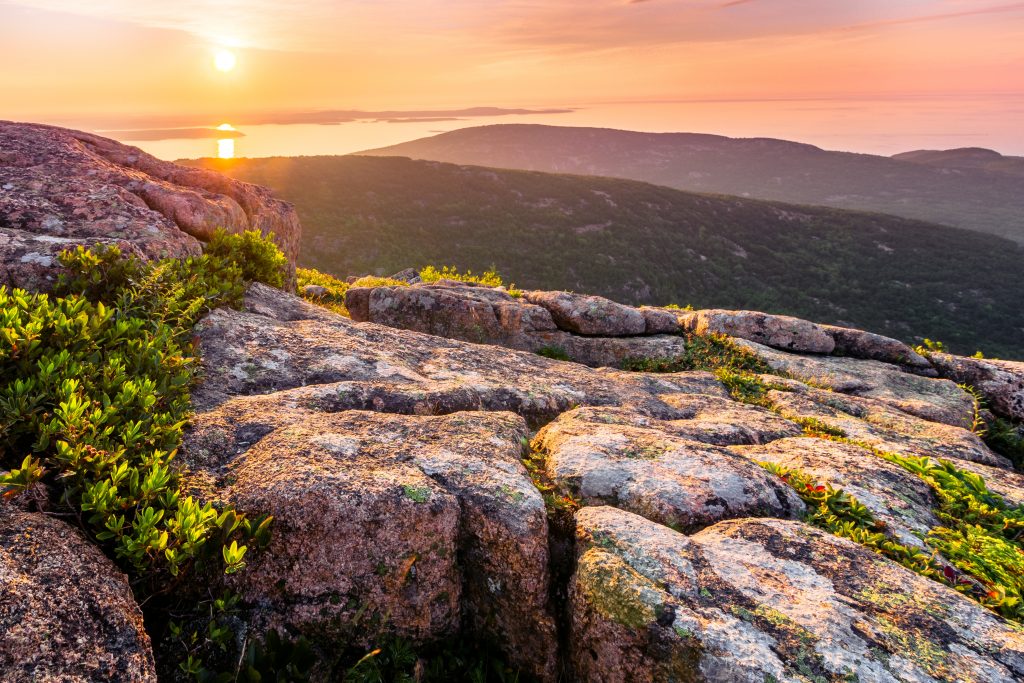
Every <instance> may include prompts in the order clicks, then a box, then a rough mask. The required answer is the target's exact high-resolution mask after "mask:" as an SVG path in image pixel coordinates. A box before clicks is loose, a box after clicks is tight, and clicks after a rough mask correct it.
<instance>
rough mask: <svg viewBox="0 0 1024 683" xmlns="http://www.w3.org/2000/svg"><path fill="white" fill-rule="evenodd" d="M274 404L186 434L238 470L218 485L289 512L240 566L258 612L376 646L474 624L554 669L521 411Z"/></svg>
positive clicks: (282, 625) (198, 453)
mask: <svg viewBox="0 0 1024 683" xmlns="http://www.w3.org/2000/svg"><path fill="white" fill-rule="evenodd" d="M267 408H271V409H270V410H267V411H266V412H261V413H255V414H254V413H252V412H250V411H249V410H247V405H246V404H245V403H244V402H242V403H241V404H235V403H234V402H232V401H228V402H227V403H225V404H223V405H221V406H220V407H219V408H217V409H215V410H213V411H210V412H208V413H201V414H199V415H197V416H196V418H195V420H194V423H195V426H194V427H193V429H192V430H191V432H190V434H189V435H188V437H187V439H186V442H185V444H184V447H183V449H182V451H183V454H182V457H183V460H184V461H185V462H187V463H188V464H189V465H190V467H191V468H192V469H193V470H198V471H201V472H206V473H211V474H213V475H215V476H216V477H217V478H223V479H224V480H225V481H227V482H228V484H227V485H226V486H224V487H223V488H222V489H220V490H217V491H215V492H214V495H216V496H217V497H218V498H223V499H224V500H227V501H230V502H231V503H233V504H234V505H235V506H236V507H237V508H238V509H240V510H243V511H245V512H246V513H248V514H250V515H256V514H271V515H273V516H274V518H275V520H276V521H275V523H274V532H273V535H272V539H271V543H270V546H269V547H268V548H267V549H266V550H264V551H263V552H261V553H259V554H257V555H256V556H255V557H254V558H253V560H252V562H251V563H250V566H249V567H248V568H247V569H246V571H244V572H240V573H239V574H237V575H236V576H235V577H234V579H233V581H232V582H231V585H232V587H233V588H234V589H235V590H236V591H237V592H238V593H239V594H240V595H241V596H242V598H243V599H245V600H246V601H247V602H248V603H250V604H253V605H256V606H257V612H256V614H255V619H256V623H258V624H260V627H261V628H264V629H265V628H275V629H277V630H280V631H283V630H288V631H290V632H296V631H297V632H301V633H305V634H307V635H310V636H312V637H314V638H319V639H321V640H323V638H324V637H328V638H332V639H337V640H338V641H339V642H348V643H353V644H355V643H359V644H362V645H365V646H370V645H372V644H374V642H375V640H374V639H376V638H379V637H380V636H381V635H382V634H384V633H389V632H390V633H397V634H399V635H401V636H404V637H407V638H410V639H412V640H414V641H417V642H424V641H431V640H434V639H437V638H440V637H444V636H450V635H454V634H456V633H458V632H460V629H461V628H467V629H470V630H472V631H474V632H477V633H482V634H487V635H488V636H489V637H490V638H492V639H493V640H494V641H496V642H498V643H500V644H502V646H503V647H505V648H506V651H507V654H508V656H509V658H510V659H511V660H512V661H514V662H516V663H517V664H519V665H520V666H523V667H524V669H525V670H528V671H530V672H531V673H532V674H534V675H536V676H539V677H541V678H550V677H551V676H552V675H553V672H554V667H555V659H554V654H555V647H556V642H555V641H556V635H555V626H554V620H553V618H552V616H551V614H550V610H549V604H548V588H549V577H548V566H549V563H548V534H547V521H546V516H545V510H544V502H543V500H542V499H541V496H540V494H539V493H538V491H537V489H536V488H535V487H534V486H533V484H532V483H531V481H530V477H529V475H528V474H527V472H526V470H525V468H524V467H523V465H522V463H521V462H520V457H521V455H522V449H523V443H524V442H525V440H526V438H527V434H528V431H527V428H526V424H525V423H524V422H523V420H522V418H520V417H518V416H516V415H513V414H511V413H494V412H474V413H455V414H452V415H447V416H440V417H421V416H405V415H388V414H382V413H374V412H361V411H347V412H344V413H322V412H312V411H309V410H304V409H299V408H295V407H293V406H291V405H289V402H288V401H287V400H286V399H282V400H279V401H278V402H277V404H276V405H274V406H267Z"/></svg>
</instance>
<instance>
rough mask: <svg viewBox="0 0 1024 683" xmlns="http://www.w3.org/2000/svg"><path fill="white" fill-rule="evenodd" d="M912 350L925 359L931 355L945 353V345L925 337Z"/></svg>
mask: <svg viewBox="0 0 1024 683" xmlns="http://www.w3.org/2000/svg"><path fill="white" fill-rule="evenodd" d="M914 350H915V351H917V352H918V353H919V354H921V355H922V356H925V357H927V356H928V355H929V354H932V353H945V352H946V345H945V344H943V343H942V342H940V341H936V340H935V339H929V338H928V337H925V338H924V339H923V340H922V341H921V343H920V344H918V345H917V346H915V347H914Z"/></svg>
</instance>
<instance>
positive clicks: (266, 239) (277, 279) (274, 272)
mask: <svg viewBox="0 0 1024 683" xmlns="http://www.w3.org/2000/svg"><path fill="white" fill-rule="evenodd" d="M203 252H204V253H205V254H206V255H207V256H210V257H212V258H220V259H224V260H225V261H228V262H230V263H235V264H237V265H238V266H239V267H240V268H241V269H242V279H243V280H245V281H246V282H262V283H264V284H268V285H270V286H271V287H277V288H281V287H284V282H285V276H286V274H287V272H288V259H287V258H285V255H284V254H283V253H281V250H280V249H278V247H277V245H276V244H274V234H273V233H270V234H268V235H266V236H264V235H263V234H262V233H260V231H259V230H246V231H245V232H243V233H241V234H237V235H229V234H228V233H227V232H225V231H224V230H223V229H217V230H216V231H215V232H214V233H213V237H212V238H211V239H210V241H209V243H207V244H206V246H205V248H204V249H203Z"/></svg>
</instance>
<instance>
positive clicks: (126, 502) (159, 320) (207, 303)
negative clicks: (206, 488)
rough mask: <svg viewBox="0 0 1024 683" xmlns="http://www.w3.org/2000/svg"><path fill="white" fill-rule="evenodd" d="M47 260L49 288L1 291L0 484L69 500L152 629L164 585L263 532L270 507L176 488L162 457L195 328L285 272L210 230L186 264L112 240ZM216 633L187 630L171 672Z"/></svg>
mask: <svg viewBox="0 0 1024 683" xmlns="http://www.w3.org/2000/svg"><path fill="white" fill-rule="evenodd" d="M60 258H61V264H62V265H63V266H64V269H65V274H64V275H63V276H62V277H61V278H60V280H59V281H58V283H57V285H56V287H55V290H54V292H53V294H30V293H27V292H25V291H22V290H17V289H15V290H8V289H7V288H6V287H0V341H2V344H0V453H2V455H0V465H2V466H7V467H8V468H10V469H9V471H7V472H5V473H2V474H0V490H2V491H3V495H4V497H5V498H10V499H13V500H15V501H17V502H19V503H20V504H21V505H24V506H26V507H31V506H36V507H56V508H58V509H59V510H66V511H69V512H70V513H71V516H72V518H74V519H76V520H78V521H79V523H80V524H81V525H82V527H83V528H84V530H85V531H86V532H87V533H88V534H89V535H90V536H91V538H93V539H94V540H95V541H96V543H98V544H99V545H100V546H101V547H103V548H104V549H105V550H107V551H108V552H109V553H110V554H111V555H112V556H113V557H114V558H115V559H116V560H117V561H118V563H119V564H120V565H121V566H122V567H124V569H125V570H126V571H127V572H128V574H129V576H130V577H131V580H132V584H133V588H134V590H135V593H136V596H137V597H138V598H139V599H140V603H141V604H143V605H146V606H147V607H146V609H147V622H153V623H155V624H160V623H163V622H165V621H166V618H165V616H164V614H165V612H163V611H162V610H164V609H172V608H174V605H175V598H174V597H173V595H172V593H173V592H174V591H175V589H181V588H184V587H186V586H187V585H190V586H193V587H194V586H196V585H200V584H201V583H204V582H207V581H208V580H209V579H210V578H211V577H212V575H213V574H215V573H216V572H222V573H234V572H237V571H239V570H241V569H242V568H243V567H244V566H245V560H244V558H245V556H246V553H247V550H248V548H249V546H250V545H252V544H256V545H264V544H265V543H266V542H267V541H268V539H269V526H270V524H271V519H270V518H269V517H262V518H256V519H251V518H248V517H246V516H245V515H242V514H240V513H238V512H236V511H235V510H233V509H231V508H230V507H215V506H214V505H213V504H212V503H210V502H206V503H201V502H200V501H198V500H196V499H195V498H193V497H192V496H189V495H187V493H186V492H185V491H184V489H183V486H182V482H181V475H180V472H179V470H178V468H177V467H176V466H175V464H174V462H173V461H174V457H175V453H176V449H177V447H178V445H179V444H180V442H181V436H182V430H183V428H184V426H185V424H186V421H187V418H188V414H189V408H190V407H189V390H190V386H191V383H192V380H193V379H194V376H195V372H196V369H197V364H196V359H195V358H194V357H193V351H192V342H191V336H192V327H193V325H194V324H195V322H196V321H197V320H198V319H199V318H200V316H202V315H203V314H205V313H206V312H207V311H209V310H210V309H212V308H214V307H216V306H222V305H236V306H237V305H239V304H240V303H241V301H242V296H243V294H244V291H245V286H246V282H247V278H248V277H252V278H260V279H263V280H265V281H267V282H268V283H269V284H275V283H280V282H283V268H282V264H284V263H285V261H284V257H283V256H282V255H281V254H280V252H279V251H278V250H277V247H276V246H274V245H273V243H272V242H271V241H270V240H269V238H266V239H264V238H262V237H260V236H259V233H256V232H248V233H244V234H242V235H227V234H226V233H224V232H222V231H218V233H217V234H216V235H215V237H214V240H213V242H211V244H210V245H209V251H208V252H207V253H205V254H203V255H201V256H195V257H189V258H184V259H165V260H162V261H157V262H143V261H140V260H139V259H136V258H133V257H125V256H124V255H123V254H122V253H121V251H120V250H119V249H117V248H116V247H107V248H103V247H101V248H96V249H93V250H86V249H84V248H81V247H79V248H78V249H76V250H74V251H69V252H65V253H64V254H62V255H61V257H60ZM186 580H187V581H189V582H191V583H189V584H186V583H185V582H186ZM193 608H195V604H193ZM154 610H155V611H154ZM226 628H227V627H226V626H225V624H223V623H219V622H217V623H215V621H210V622H209V625H208V626H207V627H205V628H204V629H203V631H202V633H201V634H198V633H197V634H196V635H195V636H194V638H193V639H192V643H191V645H190V648H189V651H188V652H186V653H185V654H184V655H183V662H182V664H183V667H182V669H181V670H182V672H190V673H195V672H201V671H204V670H205V669H204V668H203V666H202V664H201V658H200V656H199V652H200V651H201V650H208V649H210V648H217V647H221V646H224V645H225V644H226V643H227V642H228V641H229V640H230V637H229V633H228V632H227V631H225V629H226Z"/></svg>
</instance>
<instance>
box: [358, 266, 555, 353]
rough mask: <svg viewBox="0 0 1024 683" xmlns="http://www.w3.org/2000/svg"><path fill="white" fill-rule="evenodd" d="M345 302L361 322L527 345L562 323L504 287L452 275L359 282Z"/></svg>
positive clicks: (516, 347) (530, 347)
mask: <svg viewBox="0 0 1024 683" xmlns="http://www.w3.org/2000/svg"><path fill="white" fill-rule="evenodd" d="M360 290H363V291H360ZM346 304H347V307H348V310H349V312H350V313H351V315H352V319H353V320H356V321H359V322H373V323H378V324H380V325H387V326H388V327H396V328H400V329H406V330H415V331H416V332H424V333H426V334H434V335H437V336H440V337H447V338H449V339H462V340H464V341H470V342H475V343H488V344H496V345H499V346H507V347H510V348H514V349H522V350H532V347H533V346H535V344H533V343H532V341H531V335H533V334H535V333H537V332H550V331H553V330H556V329H557V328H556V327H555V323H554V321H553V320H552V319H551V314H550V313H548V312H547V310H545V309H543V308H541V307H540V306H534V305H532V304H528V303H525V302H523V301H521V300H519V299H516V298H514V297H512V296H510V295H509V294H508V293H507V292H506V291H504V290H501V289H496V288H491V287H482V286H474V285H472V284H470V283H462V282H452V281H447V280H445V281H441V282H438V283H431V284H422V283H421V284H418V285H415V286H411V287H403V286H384V287H373V288H360V287H355V288H352V289H349V290H348V292H347V293H346Z"/></svg>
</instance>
